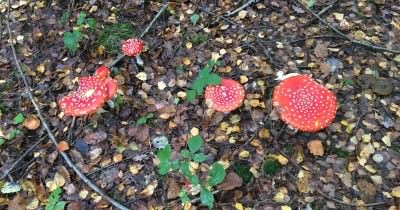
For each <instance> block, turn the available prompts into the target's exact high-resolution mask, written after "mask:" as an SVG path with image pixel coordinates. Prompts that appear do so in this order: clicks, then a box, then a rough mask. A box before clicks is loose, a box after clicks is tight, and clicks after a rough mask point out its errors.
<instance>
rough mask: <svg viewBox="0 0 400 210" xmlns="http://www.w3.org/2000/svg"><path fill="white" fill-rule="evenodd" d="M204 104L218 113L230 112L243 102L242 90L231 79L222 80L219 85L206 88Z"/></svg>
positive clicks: (241, 87)
mask: <svg viewBox="0 0 400 210" xmlns="http://www.w3.org/2000/svg"><path fill="white" fill-rule="evenodd" d="M204 96H205V99H206V103H207V104H208V105H209V106H210V107H211V108H212V109H214V110H216V111H219V112H230V111H233V110H235V109H237V108H239V107H240V106H241V105H242V103H243V100H244V96H245V94H244V88H243V86H242V85H241V84H239V83H238V82H236V81H235V80H232V79H222V80H221V84H219V85H210V86H207V88H206V91H205V94H204Z"/></svg>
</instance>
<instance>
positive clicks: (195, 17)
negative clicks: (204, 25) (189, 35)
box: [190, 14, 200, 25]
mask: <svg viewBox="0 0 400 210" xmlns="http://www.w3.org/2000/svg"><path fill="white" fill-rule="evenodd" d="M199 20H200V15H198V14H193V15H191V16H190V22H192V24H193V25H196V24H197V22H198V21H199Z"/></svg>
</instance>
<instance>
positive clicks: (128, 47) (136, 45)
mask: <svg viewBox="0 0 400 210" xmlns="http://www.w3.org/2000/svg"><path fill="white" fill-rule="evenodd" d="M143 46H144V43H143V41H142V40H140V39H136V38H134V39H128V40H126V41H125V42H124V43H122V47H121V50H122V52H123V53H124V55H127V56H132V57H135V56H137V55H138V54H139V53H140V52H142V50H143Z"/></svg>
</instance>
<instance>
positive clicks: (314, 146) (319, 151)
mask: <svg viewBox="0 0 400 210" xmlns="http://www.w3.org/2000/svg"><path fill="white" fill-rule="evenodd" d="M307 147H308V149H309V150H310V153H311V154H313V155H315V156H323V155H324V146H323V145H322V143H321V140H319V139H314V140H311V141H309V142H308V143H307Z"/></svg>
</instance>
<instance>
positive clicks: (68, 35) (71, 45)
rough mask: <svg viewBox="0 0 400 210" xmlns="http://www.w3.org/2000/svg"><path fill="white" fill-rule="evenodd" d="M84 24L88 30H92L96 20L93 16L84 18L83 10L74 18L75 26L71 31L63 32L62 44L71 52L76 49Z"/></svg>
mask: <svg viewBox="0 0 400 210" xmlns="http://www.w3.org/2000/svg"><path fill="white" fill-rule="evenodd" d="M85 25H87V26H88V28H89V29H90V30H94V29H95V27H96V20H94V19H93V18H86V13H85V12H80V13H79V16H78V18H77V20H76V26H77V27H76V28H75V29H73V30H72V32H69V31H68V32H64V46H65V47H66V48H67V49H68V50H69V51H70V52H71V53H75V52H76V50H78V46H79V42H80V41H81V40H82V38H83V35H84V34H83V32H82V31H83V29H84V27H85Z"/></svg>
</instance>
